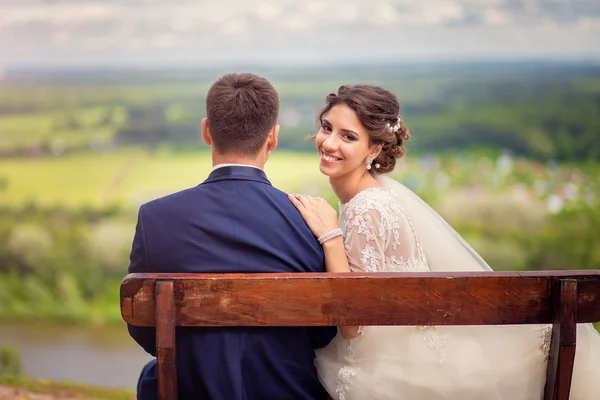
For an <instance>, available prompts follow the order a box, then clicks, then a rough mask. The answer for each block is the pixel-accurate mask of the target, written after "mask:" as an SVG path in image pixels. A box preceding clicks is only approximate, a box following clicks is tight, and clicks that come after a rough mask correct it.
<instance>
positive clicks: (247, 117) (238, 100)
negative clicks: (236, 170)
mask: <svg viewBox="0 0 600 400" xmlns="http://www.w3.org/2000/svg"><path fill="white" fill-rule="evenodd" d="M278 115H279V95H278V94H277V91H276V90H275V88H274V87H273V85H271V83H270V82H269V81H268V80H266V79H265V78H262V77H260V76H257V75H254V74H249V73H243V74H239V73H238V74H227V75H225V76H223V77H222V78H220V79H219V80H217V81H216V82H215V83H214V84H213V85H212V86H211V88H210V89H209V91H208V94H207V96H206V118H207V120H208V128H209V130H210V135H211V137H212V141H213V144H214V146H215V149H216V151H217V152H219V153H221V154H227V153H230V154H238V155H245V156H254V155H256V154H257V153H258V152H259V150H260V149H261V148H262V146H263V145H264V144H265V141H266V140H267V136H268V135H269V131H270V130H271V128H273V126H275V125H276V124H277V117H278Z"/></svg>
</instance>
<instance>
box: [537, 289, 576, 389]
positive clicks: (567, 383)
mask: <svg viewBox="0 0 600 400" xmlns="http://www.w3.org/2000/svg"><path fill="white" fill-rule="evenodd" d="M555 287H556V289H555V290H554V291H555V306H556V309H555V321H554V325H553V328H552V342H551V344H550V358H549V360H548V367H547V371H546V387H545V391H544V400H568V399H569V393H570V391H571V379H572V376H573V365H574V363H575V346H576V340H577V324H576V322H575V321H576V315H577V280H575V279H564V280H561V281H560V282H558V283H557V284H556V285H555Z"/></svg>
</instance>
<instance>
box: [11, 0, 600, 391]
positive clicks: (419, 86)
mask: <svg viewBox="0 0 600 400" xmlns="http://www.w3.org/2000/svg"><path fill="white" fill-rule="evenodd" d="M598 43H600V3H598V2H597V1H595V0H590V1H587V0H571V1H567V0H537V1H534V0H529V1H526V0H469V1H466V0H465V1H456V2H452V1H438V0H426V1H421V2H419V3H418V4H417V2H409V1H400V0H398V1H394V0H389V1H358V0H355V1H351V0H346V1H337V0H335V1H328V2H319V1H309V2H292V1H254V0H252V1H241V0H237V1H234V0H231V1H229V2H220V3H214V2H206V1H204V2H202V1H177V2H166V1H158V0H157V1H142V0H138V1H134V0H126V1H119V2H113V1H108V0H107V1H77V2H75V1H66V0H65V1H47V2H46V1H41V0H30V1H11V0H8V1H2V2H1V3H0V376H1V375H2V374H3V373H4V374H5V375H8V374H14V373H15V371H17V369H18V370H20V372H21V373H24V374H26V375H29V376H32V377H43V378H49V379H58V380H61V379H68V380H72V381H78V382H83V383H89V384H96V385H103V386H112V387H125V388H133V387H134V386H135V382H136V379H137V376H138V374H139V372H140V369H141V366H142V365H143V363H144V362H145V361H146V360H148V359H149V357H148V356H147V355H145V354H144V353H143V351H142V350H141V349H139V348H138V347H137V345H136V344H135V343H134V342H133V341H132V340H131V339H130V338H129V337H128V335H127V332H126V329H125V327H124V324H123V323H122V321H121V317H120V313H119V284H120V281H121V279H122V277H123V276H124V275H125V274H126V272H127V266H128V263H129V260H128V255H129V251H130V246H131V241H132V238H133V233H134V229H135V221H136V216H137V210H138V208H139V206H140V205H141V204H143V203H144V202H146V201H149V200H152V199H154V198H157V197H159V196H162V195H165V194H168V193H171V192H173V191H177V190H181V189H184V188H187V187H190V186H194V185H197V184H199V183H201V182H202V181H203V180H204V179H205V178H206V176H207V175H208V173H209V171H210V168H211V160H210V152H209V149H208V147H206V146H205V145H204V144H203V143H202V140H201V137H200V121H201V119H202V118H203V117H204V116H205V104H204V100H205V95H206V91H207V90H208V88H209V87H210V85H211V84H212V83H213V82H214V81H215V80H216V79H217V78H218V77H220V76H221V75H223V74H224V73H227V72H254V73H257V74H260V75H262V76H264V77H266V78H268V79H269V80H271V81H272V82H273V84H274V85H275V87H276V89H277V90H278V91H279V93H280V96H281V115H280V121H279V122H280V124H281V133H280V142H279V149H278V150H277V151H276V152H275V153H274V154H273V155H272V157H271V159H270V160H269V162H268V163H267V167H266V172H267V175H268V176H269V178H270V180H271V181H272V183H273V184H274V185H275V186H277V187H279V188H281V189H282V190H284V191H288V192H302V193H309V194H313V195H320V196H323V197H326V198H327V199H328V200H330V201H331V203H332V204H333V205H335V206H336V207H337V202H336V200H335V198H334V196H333V194H332V192H331V190H330V189H329V187H328V182H327V179H326V178H324V177H323V176H321V175H320V173H319V170H318V162H319V161H318V156H317V155H316V153H315V151H314V149H313V146H314V143H313V142H311V141H308V140H306V136H307V135H309V134H312V133H314V132H315V129H316V125H315V117H316V115H317V113H318V110H319V109H320V107H321V106H322V105H323V101H324V98H325V95H326V94H327V93H330V92H335V91H336V90H337V88H338V86H340V85H342V84H348V83H359V82H360V83H374V84H379V85H382V86H384V87H385V88H387V89H389V90H391V91H393V92H394V93H395V94H396V95H397V96H398V98H399V99H400V102H401V111H402V114H403V117H404V120H405V122H406V124H407V125H408V126H409V128H410V129H411V133H412V136H413V139H412V140H411V142H410V144H409V147H408V154H407V156H406V157H405V158H404V159H403V160H402V161H401V162H400V163H399V165H398V167H397V169H396V171H395V172H394V173H393V175H394V176H395V177H396V178H398V179H399V180H401V181H402V182H403V183H404V184H406V185H407V186H408V187H410V188H412V189H413V190H415V191H416V192H417V193H418V194H419V195H420V196H421V197H423V198H424V199H425V200H426V201H428V202H429V203H430V204H431V205H432V206H433V207H434V208H435V209H436V210H438V212H440V213H441V214H442V215H443V216H444V217H445V218H447V219H448V220H449V221H450V222H451V223H452V225H453V226H454V227H455V228H456V229H457V230H458V231H459V232H460V233H461V234H462V235H463V236H464V237H465V238H466V239H467V240H468V241H469V242H470V243H471V244H472V245H473V247H474V248H475V249H476V250H477V251H479V252H480V253H481V254H482V255H483V257H484V258H485V259H486V260H487V261H488V263H489V264H490V265H491V266H492V267H493V268H494V269H496V270H540V269H586V268H590V269H600V229H599V228H598V227H599V226H600V206H599V202H600V136H599V135H600V45H598ZM16 359H20V367H18V366H17V364H18V363H17V362H16V361H14V360H16ZM11 360H13V361H11Z"/></svg>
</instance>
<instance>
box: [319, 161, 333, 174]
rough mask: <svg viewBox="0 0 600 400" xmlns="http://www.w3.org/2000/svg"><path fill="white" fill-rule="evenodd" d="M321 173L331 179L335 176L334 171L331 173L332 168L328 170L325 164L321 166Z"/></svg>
mask: <svg viewBox="0 0 600 400" xmlns="http://www.w3.org/2000/svg"><path fill="white" fill-rule="evenodd" d="M319 171H321V173H322V174H323V175H325V176H329V177H331V176H332V175H333V171H331V168H328V167H326V166H324V165H323V164H321V165H319Z"/></svg>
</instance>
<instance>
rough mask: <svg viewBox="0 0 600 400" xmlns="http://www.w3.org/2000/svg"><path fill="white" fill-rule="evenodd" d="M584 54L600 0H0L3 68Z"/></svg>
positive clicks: (596, 55) (590, 50)
mask: <svg viewBox="0 0 600 400" xmlns="http://www.w3.org/2000/svg"><path fill="white" fill-rule="evenodd" d="M581 58H583V59H594V60H600V0H458V1H452V0H450V1H445V0H325V1H320V0H319V1H317V0H219V1H213V0H211V1H206V0H204V1H202V0H104V1H101V0H98V1H92V0H52V1H50V0H46V1H42V0H0V67H1V66H2V65H61V66H77V65H108V66H110V65H115V66H119V65H136V66H148V67H151V66H187V65H221V64H225V63H232V62H235V63H246V64H266V65H292V66H293V65H311V64H323V65H328V64H345V63H367V64H368V63H379V62H399V61H400V62H401V61H412V60H431V59H434V60H470V59H581Z"/></svg>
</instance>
